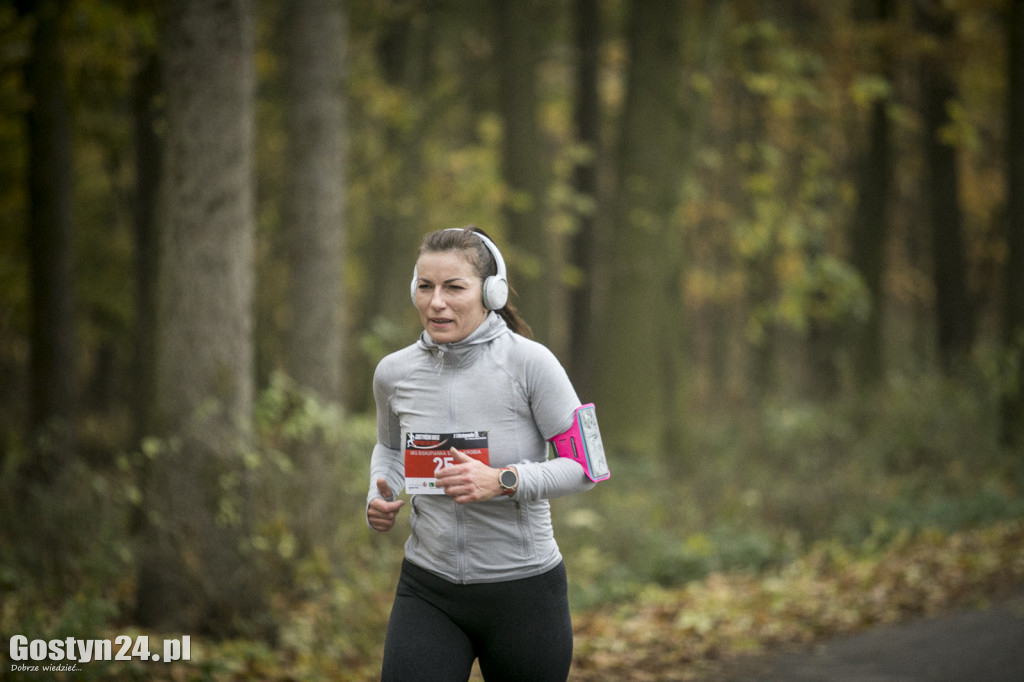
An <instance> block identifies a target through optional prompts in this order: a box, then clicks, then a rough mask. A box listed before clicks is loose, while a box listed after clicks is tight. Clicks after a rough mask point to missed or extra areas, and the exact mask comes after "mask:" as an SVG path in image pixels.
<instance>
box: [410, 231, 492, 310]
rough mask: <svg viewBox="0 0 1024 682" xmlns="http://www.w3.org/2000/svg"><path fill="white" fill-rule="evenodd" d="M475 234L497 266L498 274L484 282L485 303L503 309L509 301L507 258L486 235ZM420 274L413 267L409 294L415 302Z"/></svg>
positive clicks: (489, 308) (486, 306) (487, 306)
mask: <svg viewBox="0 0 1024 682" xmlns="http://www.w3.org/2000/svg"><path fill="white" fill-rule="evenodd" d="M448 229H449V231H451V230H454V231H456V232H462V228H461V227H450V228H448ZM473 234H474V235H476V236H477V237H479V238H480V241H482V242H483V243H484V246H486V247H487V250H488V251H490V252H491V256H492V257H493V258H494V264H495V265H496V266H497V269H498V272H497V274H494V275H491V276H490V277H488V278H487V279H485V280H484V284H483V304H484V307H485V308H487V309H488V310H501V309H502V308H504V307H505V304H506V303H508V275H507V274H506V271H505V259H504V258H502V257H501V251H498V247H497V246H495V244H494V242H492V241H491V240H490V239H488V238H487V237H486V236H484V235H483V234H481V233H479V232H473ZM419 280H420V275H419V271H418V270H417V268H416V266H415V265H414V266H413V268H412V284H411V285H410V286H409V294H410V296H411V297H412V302H413V304H415V303H416V286H417V285H418V284H419Z"/></svg>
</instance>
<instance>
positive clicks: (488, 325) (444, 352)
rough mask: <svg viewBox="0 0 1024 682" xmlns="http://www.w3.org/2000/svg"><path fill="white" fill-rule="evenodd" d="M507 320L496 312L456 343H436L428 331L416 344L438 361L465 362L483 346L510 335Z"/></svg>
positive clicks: (490, 313) (422, 334) (489, 314)
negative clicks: (446, 359)
mask: <svg viewBox="0 0 1024 682" xmlns="http://www.w3.org/2000/svg"><path fill="white" fill-rule="evenodd" d="M510 333H512V330H510V329H509V328H508V324H506V323H505V320H504V319H503V318H502V317H501V316H500V315H498V314H497V313H495V312H493V311H492V312H489V313H487V317H485V318H484V321H483V322H481V323H480V326H478V327H477V328H476V329H474V330H473V331H472V333H470V335H469V336H467V337H466V338H464V339H462V340H461V341H455V342H454V343H435V342H434V340H433V339H432V338H430V334H428V333H427V332H426V331H423V332H421V333H420V338H419V341H418V342H417V343H416V345H418V346H419V347H420V348H422V349H423V350H425V351H427V352H428V353H430V354H431V355H432V356H433V357H435V358H437V359H445V358H448V359H451V360H456V361H458V360H464V359H468V358H469V357H471V356H472V355H475V352H474V351H475V350H476V349H478V348H479V347H480V346H481V345H483V344H485V343H487V342H489V341H492V340H494V339H496V338H498V337H499V336H501V335H502V334H510Z"/></svg>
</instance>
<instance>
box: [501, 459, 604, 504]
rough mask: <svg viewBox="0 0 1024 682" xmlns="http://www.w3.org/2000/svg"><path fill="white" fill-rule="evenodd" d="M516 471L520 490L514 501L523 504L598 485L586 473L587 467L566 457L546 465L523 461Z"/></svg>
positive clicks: (548, 462)
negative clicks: (584, 471) (584, 470)
mask: <svg viewBox="0 0 1024 682" xmlns="http://www.w3.org/2000/svg"><path fill="white" fill-rule="evenodd" d="M516 471H517V472H518V473H519V489H518V490H517V491H516V494H515V496H514V498H513V499H516V500H521V501H523V502H530V501H533V500H542V499H551V498H554V497H564V496H566V495H572V494H573V493H581V492H583V491H585V490H590V489H591V488H593V487H594V486H595V485H597V484H596V483H594V482H593V481H591V480H590V479H589V478H587V476H586V474H584V473H583V467H581V466H580V465H579V464H577V463H576V462H574V461H572V460H571V459H566V458H564V457H556V458H555V459H551V460H548V461H546V462H521V463H519V464H516Z"/></svg>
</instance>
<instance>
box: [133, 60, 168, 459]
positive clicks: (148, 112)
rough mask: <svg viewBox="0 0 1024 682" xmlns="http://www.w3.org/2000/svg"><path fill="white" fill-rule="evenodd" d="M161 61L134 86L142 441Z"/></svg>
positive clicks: (150, 367) (153, 302) (151, 371)
mask: <svg viewBox="0 0 1024 682" xmlns="http://www.w3.org/2000/svg"><path fill="white" fill-rule="evenodd" d="M162 87H163V86H162V83H161V77H160V59H159V56H158V55H156V54H153V55H150V56H149V57H148V58H147V59H146V62H145V64H144V66H143V67H142V68H141V69H140V70H139V72H138V73H137V74H136V76H135V79H134V81H133V83H132V109H133V118H134V124H135V202H134V204H135V205H134V219H135V348H134V360H133V362H134V366H135V371H134V372H133V375H134V377H133V382H134V386H133V391H132V393H133V398H134V405H133V406H132V409H133V411H134V422H135V424H134V426H135V436H136V440H138V439H141V438H142V437H143V436H146V435H148V434H150V433H152V432H153V428H154V424H153V415H152V408H153V400H154V398H155V395H154V390H153V389H154V387H155V384H156V371H155V367H156V326H157V319H156V307H157V296H156V286H157V248H158V246H157V239H158V232H157V225H156V221H157V216H156V211H157V200H158V192H159V188H160V167H161V164H162V162H163V156H162V149H161V147H160V138H159V136H158V134H157V120H158V118H159V116H160V112H159V111H158V107H159V95H160V93H161V92H162Z"/></svg>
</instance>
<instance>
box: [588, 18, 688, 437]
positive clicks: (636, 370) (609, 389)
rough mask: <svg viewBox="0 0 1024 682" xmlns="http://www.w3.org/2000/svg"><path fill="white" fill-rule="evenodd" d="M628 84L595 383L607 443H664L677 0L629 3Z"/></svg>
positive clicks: (675, 367) (670, 352)
mask: <svg viewBox="0 0 1024 682" xmlns="http://www.w3.org/2000/svg"><path fill="white" fill-rule="evenodd" d="M629 10H630V13H631V14H630V18H629V24H628V29H627V30H628V36H627V41H628V48H629V55H630V61H629V65H628V67H627V76H626V77H627V85H626V99H625V103H624V111H623V113H622V118H621V121H622V125H621V128H620V138H619V150H618V162H617V171H618V173H617V182H618V188H617V194H616V206H615V208H614V210H613V216H614V225H613V228H612V231H611V234H610V235H609V247H610V248H609V250H608V252H607V253H605V254H604V256H603V260H604V263H603V265H604V272H606V273H607V278H608V282H609V287H608V295H607V300H606V301H604V302H603V303H602V306H601V320H602V321H601V322H600V323H599V325H598V327H597V328H598V329H599V330H600V333H599V334H598V339H597V342H598V343H599V344H600V348H601V351H600V354H599V357H598V361H597V362H596V363H595V364H594V371H595V373H596V376H595V385H596V391H595V394H596V396H597V398H596V400H595V402H598V403H599V404H600V405H601V407H602V408H603V412H601V419H602V426H603V427H605V428H603V430H605V429H606V430H607V434H608V436H607V441H608V444H609V445H610V446H612V447H614V448H620V449H623V450H627V451H633V452H644V453H651V452H663V451H664V448H665V446H666V445H667V444H668V441H669V440H670V437H671V436H670V433H671V432H672V431H673V430H674V429H675V428H677V427H679V425H680V423H681V421H682V414H681V413H680V412H679V411H678V409H679V404H678V402H677V400H676V396H677V391H679V390H680V388H681V386H680V384H681V383H682V382H681V378H680V376H679V371H680V366H679V363H678V362H677V361H678V357H677V354H678V353H679V352H680V351H681V349H682V348H683V343H682V340H681V338H680V335H679V334H678V333H677V330H678V329H679V328H680V325H681V318H682V315H683V304H682V300H681V296H680V272H679V263H678V257H679V253H678V250H679V244H678V242H679V240H681V237H680V235H679V230H678V229H676V228H674V227H673V226H671V225H670V224H669V221H670V219H671V216H672V215H673V212H674V209H675V206H676V204H677V199H678V196H677V192H678V178H679V177H680V173H681V171H682V169H681V167H682V159H681V158H680V150H681V147H682V143H681V140H682V131H681V130H680V125H679V116H680V111H679V107H678V103H677V97H678V92H679V82H678V80H679V79H678V74H679V72H680V63H681V45H680V37H679V36H680V33H681V30H680V27H681V24H682V8H681V5H680V3H679V2H674V1H669V2H650V3H647V2H643V3H639V2H638V3H632V4H631V5H630V6H629ZM599 409H600V408H599Z"/></svg>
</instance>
